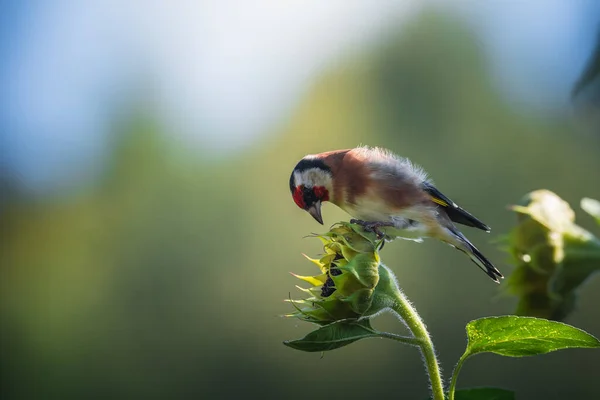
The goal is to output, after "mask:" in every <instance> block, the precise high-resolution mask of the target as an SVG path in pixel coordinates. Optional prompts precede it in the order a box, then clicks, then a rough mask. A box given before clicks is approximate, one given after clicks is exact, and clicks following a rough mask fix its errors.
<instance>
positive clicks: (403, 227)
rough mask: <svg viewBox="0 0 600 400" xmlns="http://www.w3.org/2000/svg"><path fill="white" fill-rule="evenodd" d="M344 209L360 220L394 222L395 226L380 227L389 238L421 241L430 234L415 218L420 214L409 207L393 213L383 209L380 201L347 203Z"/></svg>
mask: <svg viewBox="0 0 600 400" xmlns="http://www.w3.org/2000/svg"><path fill="white" fill-rule="evenodd" d="M343 210H344V211H346V212H347V213H348V214H350V215H351V216H352V217H354V218H356V219H359V220H363V221H367V222H384V223H391V224H393V226H382V227H381V228H379V229H380V230H381V231H382V232H384V233H385V234H386V236H387V237H388V239H394V238H401V239H408V240H415V241H419V242H420V241H422V238H424V237H427V236H428V235H427V230H426V227H425V226H424V225H423V224H421V223H420V222H419V221H418V220H416V219H413V218H414V217H415V216H418V215H417V213H415V212H414V210H410V209H407V210H406V211H403V212H396V213H393V214H391V213H389V212H387V211H386V210H383V209H381V206H380V202H378V203H375V202H373V203H372V204H360V206H357V207H353V206H351V205H346V206H345V207H343Z"/></svg>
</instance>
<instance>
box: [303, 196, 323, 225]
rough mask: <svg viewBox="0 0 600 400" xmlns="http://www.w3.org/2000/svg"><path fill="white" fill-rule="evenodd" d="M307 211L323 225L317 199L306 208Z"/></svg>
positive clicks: (319, 203)
mask: <svg viewBox="0 0 600 400" xmlns="http://www.w3.org/2000/svg"><path fill="white" fill-rule="evenodd" d="M306 211H308V213H309V214H310V215H312V217H313V218H314V219H316V220H317V222H318V223H320V224H321V225H323V217H322V216H321V202H320V201H317V202H316V203H315V204H313V205H312V206H310V207H309V208H308V210H306Z"/></svg>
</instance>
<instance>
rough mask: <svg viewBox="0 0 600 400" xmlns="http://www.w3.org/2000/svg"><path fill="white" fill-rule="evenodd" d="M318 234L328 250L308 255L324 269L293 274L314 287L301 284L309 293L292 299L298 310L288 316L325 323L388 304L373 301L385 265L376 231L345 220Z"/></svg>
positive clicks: (375, 309) (377, 308)
mask: <svg viewBox="0 0 600 400" xmlns="http://www.w3.org/2000/svg"><path fill="white" fill-rule="evenodd" d="M315 236H316V237H318V238H320V239H321V241H322V242H323V249H324V251H325V254H324V255H323V256H322V257H321V258H320V259H312V258H310V257H307V256H305V257H306V258H308V259H309V260H310V261H312V262H313V263H314V264H316V265H317V266H318V267H319V270H320V273H319V274H318V275H314V276H301V275H296V274H293V275H294V276H295V277H297V278H299V279H301V280H303V281H305V282H307V283H309V284H310V285H312V287H310V288H301V287H299V289H300V290H302V291H304V292H305V293H307V294H308V295H309V297H307V298H305V299H302V300H291V299H290V300H289V301H290V302H291V303H292V304H294V305H295V306H296V312H294V313H291V314H288V315H287V316H289V317H297V318H300V319H302V320H305V321H309V322H314V323H316V324H320V325H325V324H329V323H331V322H334V321H339V320H346V319H359V318H361V317H364V316H369V315H373V314H375V313H377V312H379V311H381V310H382V309H383V308H385V307H384V305H383V304H381V302H376V303H377V304H376V305H375V306H374V304H373V299H374V298H375V297H376V296H375V290H376V287H377V284H378V283H379V280H380V276H379V273H380V268H382V267H380V258H379V253H378V251H377V247H378V246H379V243H378V241H377V240H376V237H375V235H374V234H372V233H367V232H364V231H362V228H361V227H359V226H357V225H352V224H349V223H346V222H341V223H339V224H336V225H335V226H334V227H333V228H332V229H331V230H330V231H329V232H327V233H325V234H323V235H315Z"/></svg>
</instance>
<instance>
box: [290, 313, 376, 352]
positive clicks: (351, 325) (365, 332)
mask: <svg viewBox="0 0 600 400" xmlns="http://www.w3.org/2000/svg"><path fill="white" fill-rule="evenodd" d="M370 337H379V333H378V332H377V331H375V330H373V328H371V323H370V322H369V320H368V319H364V320H362V321H360V322H357V321H356V320H341V321H336V322H333V323H331V324H328V325H325V326H323V327H321V328H319V329H317V330H315V331H312V332H311V333H309V334H308V335H306V336H305V337H303V338H302V339H297V340H287V341H285V342H283V344H285V345H286V346H288V347H291V348H293V349H296V350H302V351H308V352H316V351H329V350H334V349H338V348H340V347H343V346H347V345H349V344H350V343H353V342H356V341H357V340H360V339H365V338H370Z"/></svg>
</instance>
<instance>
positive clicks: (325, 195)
mask: <svg viewBox="0 0 600 400" xmlns="http://www.w3.org/2000/svg"><path fill="white" fill-rule="evenodd" d="M313 192H315V196H317V199H319V200H321V201H327V200H329V191H328V190H327V189H326V188H325V186H315V187H314V188H313Z"/></svg>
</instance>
